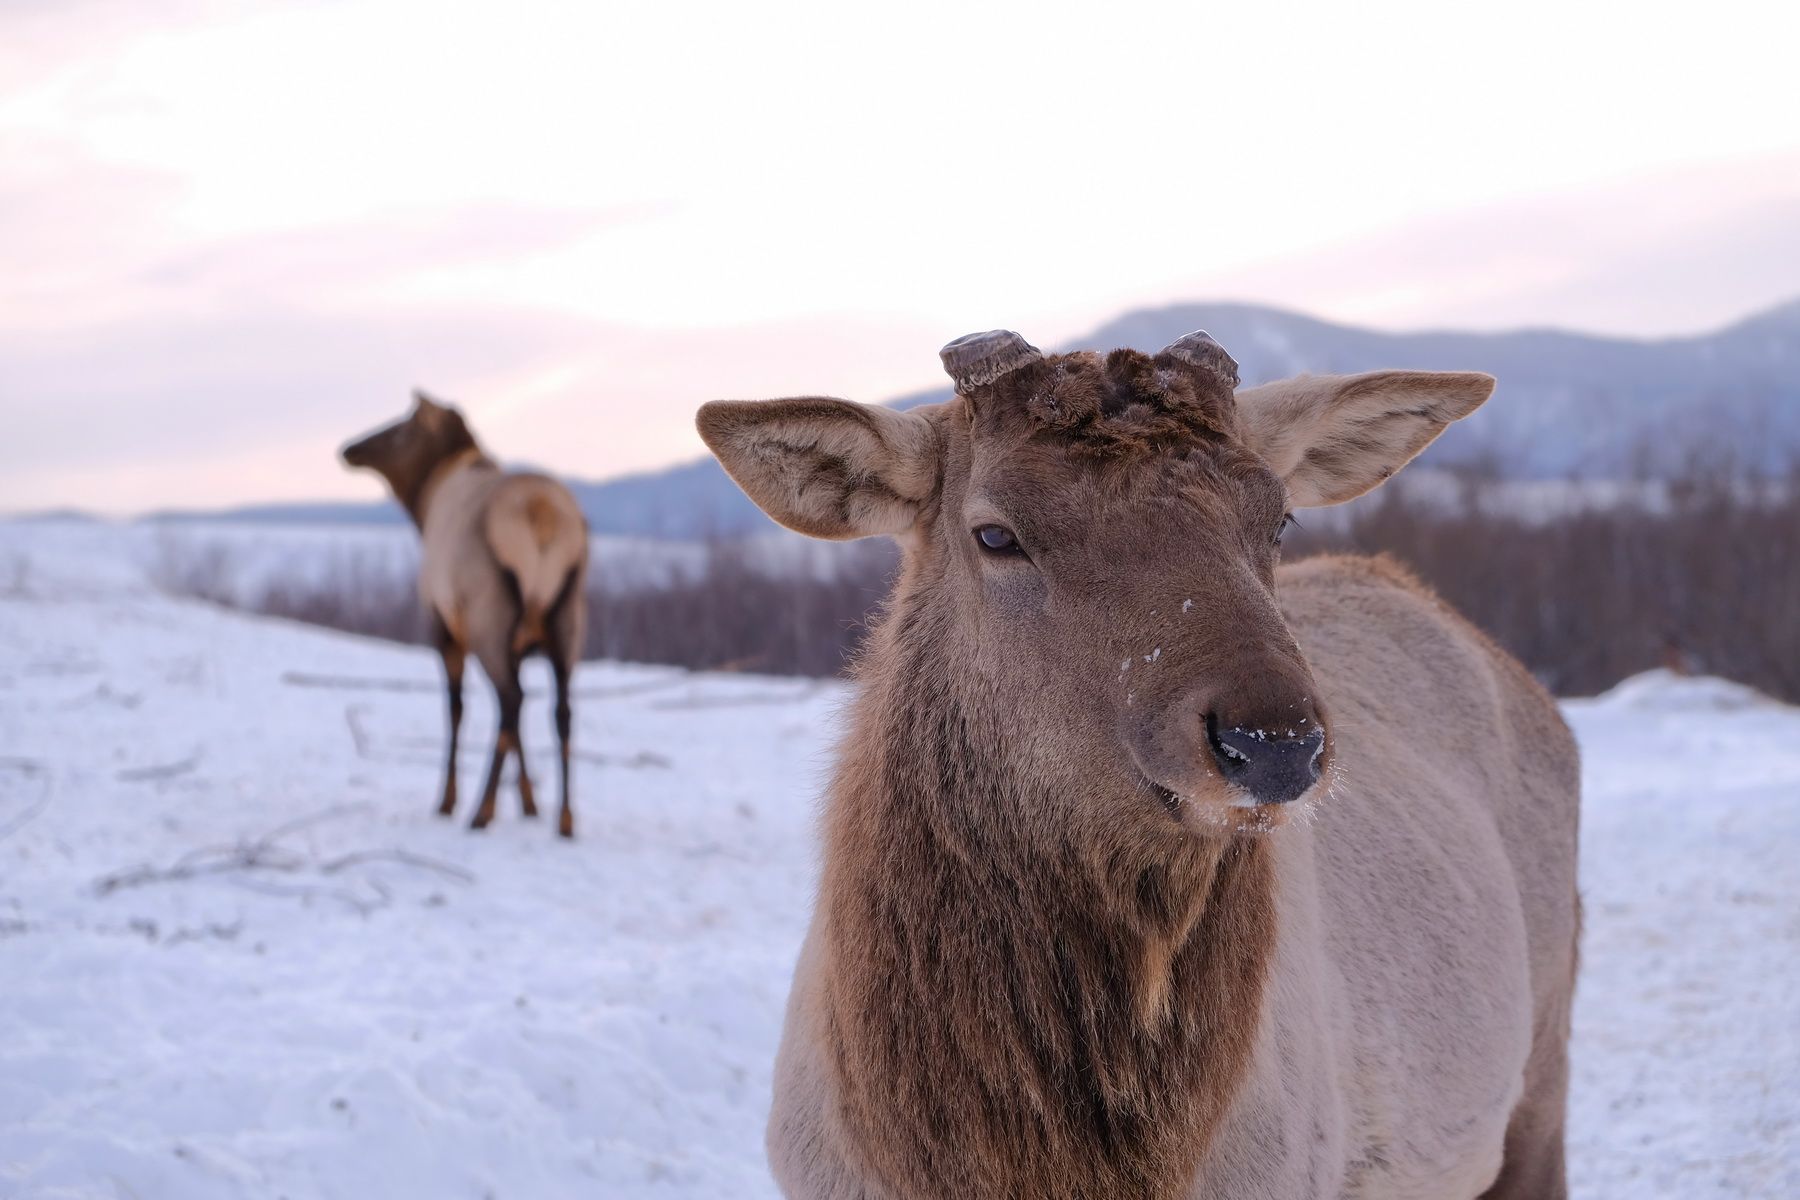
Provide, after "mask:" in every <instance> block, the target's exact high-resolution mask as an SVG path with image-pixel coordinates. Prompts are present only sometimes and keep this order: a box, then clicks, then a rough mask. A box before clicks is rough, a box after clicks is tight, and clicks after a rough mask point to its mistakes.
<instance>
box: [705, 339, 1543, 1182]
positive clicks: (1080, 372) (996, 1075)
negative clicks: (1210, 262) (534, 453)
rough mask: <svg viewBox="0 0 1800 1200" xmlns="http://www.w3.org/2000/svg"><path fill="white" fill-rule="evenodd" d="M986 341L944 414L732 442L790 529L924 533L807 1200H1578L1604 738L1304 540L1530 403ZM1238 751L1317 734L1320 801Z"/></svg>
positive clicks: (753, 412) (842, 962)
mask: <svg viewBox="0 0 1800 1200" xmlns="http://www.w3.org/2000/svg"><path fill="white" fill-rule="evenodd" d="M983 337H984V338H985V339H986V340H985V343H984V344H983V345H979V346H977V347H976V348H975V351H972V352H969V354H968V358H969V360H970V361H973V363H974V365H975V367H977V368H979V367H981V366H983V365H984V364H986V363H988V362H990V361H993V360H996V359H999V360H1001V361H1003V363H1004V366H1005V370H1004V371H1003V372H1002V373H1001V374H1000V375H999V376H998V377H997V378H995V377H993V373H992V372H986V371H978V370H966V369H965V370H961V371H960V372H959V368H960V367H963V366H964V365H965V364H964V363H963V362H962V361H960V360H959V361H954V362H953V361H952V359H951V357H950V356H949V354H948V353H947V355H946V365H947V367H949V368H950V369H951V372H952V375H953V377H957V378H958V381H959V387H960V388H961V389H962V392H963V394H960V395H958V397H957V398H956V399H955V400H953V401H952V402H950V403H949V404H946V405H942V406H937V407H934V408H928V409H921V410H915V411H913V412H911V413H904V414H897V413H884V414H883V415H881V416H879V417H871V416H870V415H869V414H870V412H871V411H879V410H868V409H863V408H860V407H859V406H855V405H850V404H848V403H847V402H844V401H833V400H824V399H818V398H809V399H805V400H797V401H771V402H766V403H760V404H759V403H744V402H731V403H719V404H713V405H708V406H706V407H705V408H703V409H702V410H701V414H700V418H699V426H700V430H701V433H702V436H703V437H704V438H705V439H706V441H707V442H708V444H709V445H710V446H711V447H712V449H713V450H714V451H715V453H717V454H718V456H719V458H720V460H721V462H722V463H723V464H724V465H725V467H726V469H727V470H728V471H729V472H730V473H731V474H732V475H733V477H734V478H736V479H737V480H738V481H739V482H740V483H741V484H743V486H744V487H745V490H746V491H747V492H749V493H750V495H751V496H752V497H753V498H755V499H757V500H758V502H759V503H761V504H763V505H764V507H765V508H766V509H767V511H769V513H770V515H772V516H773V517H775V518H776V519H777V520H779V521H782V522H783V523H784V524H787V525H789V526H790V527H793V528H797V529H801V530H803V531H806V532H811V533H814V534H815V535H818V536H829V537H844V536H856V535H858V534H865V533H886V534H893V535H896V536H898V537H899V538H900V539H901V541H902V544H903V546H904V547H905V552H906V553H905V562H904V566H903V569H902V574H901V577H900V580H899V582H898V584H897V585H896V588H895V592H894V596H893V598H892V600H891V604H890V609H889V611H888V613H887V615H886V616H885V618H884V619H883V620H882V622H881V623H880V625H879V627H878V628H877V629H876V630H875V632H874V634H873V636H872V638H871V643H870V646H869V648H868V650H867V652H866V655H865V658H864V660H863V662H862V664H861V666H860V668H859V672H858V675H859V680H860V684H861V690H860V695H859V698H858V700H857V703H856V706H855V708H854V710H853V714H852V721H851V725H850V728H849V731H848V733H847V735H846V737H845V739H844V743H843V746H842V753H841V760H840V763H839V766H838V769H837V772H836V774H835V777H834V779H833V782H832V786H831V791H830V796H829V801H828V805H827V809H826V818H825V828H824V840H825V864H824V874H823V878H822V880H821V884H820V892H819V897H818V904H817V908H816V910H815V914H814V920H813V924H812V927H811V930H810V932H809V934H808V936H807V939H806V944H805V947H804V948H803V950H802V952H801V956H800V962H799V965H798V968H797V970H796V973H795V979H794V987H793V992H792V995H791V998H790V1003H789V1012H788V1021H787V1027H786V1031H785V1033H784V1035H783V1040H782V1047H781V1052H780V1057H779V1060H778V1063H777V1067H776V1081H775V1104H774V1109H773V1111H772V1113H771V1117H770V1124H769V1151H770V1159H771V1164H772V1166H773V1168H774V1170H775V1174H776V1177H777V1179H778V1180H779V1182H780V1183H781V1185H782V1187H783V1189H784V1191H785V1192H786V1193H787V1194H788V1195H789V1196H790V1197H794V1198H796V1200H800V1198H805V1200H853V1198H857V1200H861V1198H868V1200H874V1198H878V1197H879V1198H886V1200H936V1198H948V1197H958V1198H961V1197H971V1196H995V1197H1000V1196H1004V1197H1008V1198H1009V1200H1050V1198H1052V1197H1056V1198H1059V1200H1060V1198H1077V1200H1102V1198H1108V1197H1118V1196H1132V1197H1153V1198H1158V1200H1175V1198H1184V1197H1185V1198H1192V1200H1200V1198H1202V1197H1205V1198H1209V1200H1210V1198H1214V1197H1231V1198H1233V1200H1264V1198H1267V1200H1277V1198H1279V1200H1309V1198H1310V1200H1338V1198H1343V1197H1357V1198H1375V1197H1381V1198H1384V1200H1411V1198H1417V1200H1473V1198H1474V1197H1478V1196H1485V1197H1494V1198H1504V1200H1524V1198H1527V1197H1530V1198H1534V1200H1540V1198H1548V1200H1555V1198H1557V1197H1561V1196H1564V1195H1566V1184H1565V1182H1564V1170H1563V1146H1562V1122H1563V1109H1564V1100H1565V1092H1566V1086H1567V1057H1566V1042H1567V1034H1568V1019H1569V1004H1570V997H1571V996H1572V993H1573V986H1574V973H1575V939H1576V934H1577V913H1578V906H1577V901H1576V894H1575V839H1576V814H1577V807H1578V805H1577V788H1578V780H1577V760H1576V751H1575V747H1574V744H1573V742H1572V740H1571V738H1570V736H1569V733H1568V730H1567V729H1566V727H1565V726H1564V724H1563V722H1562V720H1561V718H1560V716H1559V714H1558V712H1557V710H1556V707H1555V705H1554V703H1553V702H1552V701H1551V700H1550V698H1549V697H1548V696H1547V695H1545V694H1544V692H1543V691H1542V689H1540V688H1539V687H1538V686H1537V685H1536V684H1535V683H1534V682H1533V681H1532V680H1531V679H1530V677H1529V676H1528V675H1527V674H1526V673H1525V672H1524V670H1523V669H1522V668H1520V667H1519V665H1518V664H1517V663H1516V662H1515V661H1514V660H1513V659H1511V658H1510V657H1509V656H1507V655H1506V654H1505V653H1504V652H1502V651H1501V650H1499V649H1498V648H1497V647H1495V646H1494V645H1493V644H1492V643H1491V642H1490V641H1489V640H1488V639H1487V638H1485V637H1484V636H1483V635H1482V634H1481V633H1479V632H1478V631H1477V630H1475V629H1474V628H1473V627H1472V626H1470V625H1469V624H1468V623H1467V622H1466V621H1464V620H1463V619H1462V618H1461V617H1459V616H1458V615H1457V614H1455V613H1454V612H1452V611H1450V610H1449V609H1448V608H1447V607H1446V606H1445V605H1444V604H1443V603H1442V602H1440V601H1439V600H1437V599H1436V598H1435V597H1434V596H1433V595H1432V594H1431V593H1430V592H1429V591H1428V590H1427V589H1425V588H1424V587H1423V586H1421V585H1420V584H1419V583H1418V582H1417V581H1416V580H1414V579H1413V578H1411V577H1410V576H1409V575H1407V574H1406V573H1405V572H1404V571H1403V570H1402V569H1400V568H1399V567H1397V566H1395V565H1393V564H1391V563H1387V562H1385V561H1382V560H1367V559H1347V558H1327V559H1316V560H1311V561H1307V562H1302V563H1300V564H1297V565H1295V566H1291V567H1281V568H1279V569H1277V567H1276V562H1275V557H1276V555H1275V553H1274V550H1273V548H1272V543H1273V542H1274V541H1275V540H1276V539H1277V538H1278V531H1279V528H1280V521H1281V518H1282V516H1283V513H1284V509H1285V507H1286V506H1287V505H1288V504H1289V503H1291V502H1292V500H1297V499H1300V498H1306V499H1309V500H1312V501H1315V502H1316V501H1335V500H1341V499H1345V498H1348V497H1349V496H1353V495H1356V494H1360V493H1361V492H1363V491H1366V490H1368V488H1370V487H1373V486H1375V485H1376V484H1378V483H1379V482H1380V481H1381V480H1382V479H1384V478H1386V477H1388V476H1389V475H1391V474H1392V473H1393V472H1394V471H1395V470H1398V469H1399V468H1400V467H1401V466H1402V465H1404V463H1405V462H1406V461H1407V460H1409V459H1410V458H1411V457H1413V455H1415V454H1416V453H1418V451H1419V450H1420V449H1422V448H1423V447H1424V445H1426V444H1427V443H1429V442H1430V440H1431V439H1432V438H1433V437H1435V436H1436V434H1437V433H1438V432H1439V431H1441V430H1442V428H1443V427H1444V425H1445V424H1447V423H1448V422H1449V421H1451V420H1454V419H1456V418H1457V417H1460V416H1462V415H1465V414H1466V413H1467V412H1469V411H1471V410H1472V409H1473V408H1474V407H1476V406H1477V405H1478V404H1479V403H1480V402H1481V401H1482V400H1483V399H1485V397H1486V395H1487V394H1488V391H1489V390H1491V387H1492V381H1491V380H1489V379H1487V378H1486V377H1485V376H1474V375H1433V374H1425V373H1414V372H1384V373H1377V374H1375V375H1370V376H1359V377H1352V378H1349V379H1344V378H1332V377H1322V378H1313V379H1304V380H1300V381H1292V382H1290V383H1287V384H1274V385H1269V386H1268V387H1264V388H1256V389H1248V390H1246V391H1243V392H1239V393H1237V394H1236V395H1235V396H1234V394H1233V391H1232V387H1231V385H1232V383H1234V382H1235V366H1234V364H1230V360H1229V357H1228V356H1225V355H1224V354H1223V352H1222V351H1220V352H1218V353H1217V354H1214V353H1213V347H1214V346H1215V345H1216V344H1214V343H1211V342H1210V339H1201V340H1193V341H1187V343H1186V344H1185V345H1183V344H1178V345H1177V347H1172V348H1171V350H1172V351H1175V352H1173V353H1171V352H1165V353H1164V354H1161V355H1158V356H1156V357H1155V358H1148V357H1146V356H1143V355H1137V354H1133V353H1131V352H1125V351H1119V352H1115V353H1114V354H1112V355H1109V356H1106V357H1105V358H1101V357H1099V356H1095V355H1064V356H1056V357H1052V358H1044V357H1043V356H1041V355H1038V354H1037V353H1036V352H1035V351H1031V350H1030V347H1029V346H1027V345H1025V344H1024V343H1023V340H1022V339H1018V338H1017V336H1016V335H1010V339H1011V340H1006V339H996V338H995V337H993V336H990V335H983ZM967 340H968V339H964V341H967ZM961 344H962V343H960V342H959V343H957V344H953V345H958V346H960V345H961ZM1027 351H1029V353H1027ZM1227 366H1229V367H1231V370H1230V371H1229V372H1227V371H1226V370H1225V368H1226V367H1227ZM1290 498H1291V499H1290ZM990 527H1000V528H1003V529H1004V530H1005V531H1006V532H1008V533H1009V534H1011V535H1013V538H1014V542H1015V546H1014V549H1013V550H1004V551H1001V552H995V551H993V550H991V549H990V548H988V544H987V543H985V542H983V541H982V540H981V535H980V531H981V530H983V529H986V528H990ZM1015 551H1016V552H1015ZM1219 729H1225V730H1228V731H1230V732H1233V733H1243V732H1245V731H1249V732H1250V733H1251V735H1252V736H1253V737H1254V738H1257V739H1261V738H1264V737H1266V738H1268V739H1269V740H1270V741H1271V742H1275V743H1280V744H1284V745H1285V744H1294V745H1299V744H1303V743H1304V744H1309V745H1310V744H1311V743H1306V742H1304V739H1303V738H1301V735H1302V734H1303V733H1304V732H1305V731H1306V730H1311V729H1317V730H1322V731H1323V732H1324V741H1323V743H1322V744H1321V748H1320V750H1319V752H1318V755H1317V757H1316V759H1315V769H1321V768H1322V771H1323V774H1322V776H1321V777H1320V778H1319V780H1318V782H1317V783H1316V784H1314V785H1313V786H1312V788H1311V790H1310V791H1307V792H1306V793H1305V794H1304V795H1302V796H1301V797H1300V798H1299V799H1298V800H1296V801H1295V802H1293V803H1287V804H1275V803H1269V802H1259V801H1258V797H1257V796H1255V795H1252V794H1249V793H1247V792H1245V790H1244V788H1243V786H1240V785H1239V784H1237V783H1234V782H1232V779H1233V778H1237V777H1228V774H1229V772H1228V768H1231V769H1235V768H1234V767H1233V761H1232V759H1231V758H1230V757H1229V753H1228V746H1223V745H1222V744H1221V742H1220V741H1219V735H1218V733H1217V730H1219ZM1282 739H1287V741H1286V742H1283V741H1282ZM1296 739H1300V740H1296ZM1209 746H1210V747H1211V749H1209ZM1258 753H1260V752H1258ZM1246 778H1247V777H1246Z"/></svg>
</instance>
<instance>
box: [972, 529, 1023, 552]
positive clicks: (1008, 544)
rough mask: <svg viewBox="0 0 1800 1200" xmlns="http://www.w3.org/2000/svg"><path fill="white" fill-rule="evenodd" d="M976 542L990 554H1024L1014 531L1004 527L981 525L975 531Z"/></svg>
mask: <svg viewBox="0 0 1800 1200" xmlns="http://www.w3.org/2000/svg"><path fill="white" fill-rule="evenodd" d="M975 540H976V541H978V542H980V543H981V548H982V549H983V550H985V551H987V552H988V553H989V554H1023V553H1024V551H1023V550H1021V549H1019V540H1018V539H1017V538H1015V537H1014V536H1013V531H1012V530H1010V529H1008V528H1007V527H1006V526H1004V525H981V526H978V527H977V528H976V530H975Z"/></svg>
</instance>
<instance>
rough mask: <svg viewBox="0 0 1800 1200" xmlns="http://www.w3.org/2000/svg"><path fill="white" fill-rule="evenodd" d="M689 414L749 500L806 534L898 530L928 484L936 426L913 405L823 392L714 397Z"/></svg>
mask: <svg viewBox="0 0 1800 1200" xmlns="http://www.w3.org/2000/svg"><path fill="white" fill-rule="evenodd" d="M695 424H696V425H698V426H699V429H700V436H701V438H702V439H704V440H705V442H706V444H707V446H708V447H710V448H711V450H712V452H713V453H714V454H716V455H718V458H719V462H720V463H721V464H722V465H723V466H724V467H725V470H726V473H727V474H729V475H730V476H731V477H732V479H734V480H736V481H737V485H738V486H739V487H741V488H743V489H744V491H745V493H746V494H747V495H749V497H750V499H752V500H754V501H756V503H757V506H758V507H760V508H761V509H762V510H763V511H764V512H766V513H768V514H769V515H770V516H771V517H773V518H775V520H777V521H779V522H781V523H782V524H783V525H786V526H787V527H788V528H789V529H792V530H795V531H797V532H799V533H804V534H806V535H808V536H809V537H816V538H832V539H842V538H859V537H873V536H876V535H879V534H888V535H898V534H902V533H905V532H906V531H907V530H909V529H911V528H912V527H913V526H914V525H915V524H916V523H917V522H918V520H919V517H920V514H921V513H922V512H923V510H924V507H925V505H926V504H927V502H929V501H930V499H931V498H932V496H934V495H935V494H936V492H937V485H938V467H939V463H938V435H937V428H936V427H935V426H934V425H933V424H932V423H931V422H930V421H928V420H927V419H925V418H924V417H922V416H920V415H919V414H918V413H913V412H895V411H893V410H892V409H887V408H875V407H873V406H871V405H867V404H852V403H851V402H850V401H848V400H836V399H831V398H829V397H824V396H807V397H801V398H797V399H793V400H714V401H713V402H712V403H710V404H706V405H703V406H701V409H700V414H699V416H698V418H697V419H696V421H695Z"/></svg>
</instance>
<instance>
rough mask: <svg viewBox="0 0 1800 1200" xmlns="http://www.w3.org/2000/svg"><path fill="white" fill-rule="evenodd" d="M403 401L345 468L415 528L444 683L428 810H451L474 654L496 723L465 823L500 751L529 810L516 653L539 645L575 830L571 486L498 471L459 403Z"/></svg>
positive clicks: (483, 812)
mask: <svg viewBox="0 0 1800 1200" xmlns="http://www.w3.org/2000/svg"><path fill="white" fill-rule="evenodd" d="M413 399H414V406H413V410H412V412H411V413H410V414H409V415H408V416H407V417H406V418H405V419H404V420H401V421H398V422H395V423H394V424H392V425H389V426H387V427H386V428H384V429H379V430H377V431H375V432H374V433H371V434H369V435H368V436H367V437H364V438H361V439H359V440H357V441H355V442H352V443H350V444H349V445H348V446H345V447H344V449H343V459H344V462H345V463H346V464H348V465H349V466H352V467H367V468H370V469H371V470H373V471H375V472H377V473H378V474H379V475H381V477H382V478H383V479H385V480H386V481H387V484H388V487H389V488H390V489H392V491H393V493H394V498H395V499H396V500H398V501H399V502H400V504H401V506H402V507H404V508H405V509H406V512H407V514H408V515H409V516H410V517H412V520H413V524H414V525H416V526H417V527H418V530H419V538H420V558H419V596H420V599H421V600H422V601H423V602H424V604H425V608H426V610H427V612H428V614H429V616H430V620H431V631H432V640H433V642H434V643H435V644H436V646H437V648H438V652H439V653H440V654H441V655H442V656H443V660H444V677H445V680H446V681H447V683H448V685H449V691H450V754H449V760H448V762H447V764H446V765H445V768H444V798H443V802H442V803H441V804H440V805H439V806H438V812H439V813H440V814H442V815H444V816H450V815H451V814H452V813H453V812H455V810H456V747H457V739H458V735H459V732H460V730H461V728H462V714H463V693H462V681H463V665H464V663H465V662H466V661H467V659H468V656H469V655H470V654H473V655H474V656H475V659H476V661H478V662H479V663H480V664H481V669H482V670H483V671H484V672H486V673H487V677H488V679H489V681H491V682H492V683H493V685H494V692H495V694H496V695H497V697H498V698H499V702H500V730H499V734H498V736H497V737H496V738H495V741H494V754H493V759H492V762H491V763H490V764H489V766H488V774H487V783H486V785H485V786H484V787H483V789H482V793H481V804H480V806H479V807H478V808H476V810H475V816H474V819H473V820H472V821H471V822H470V828H472V829H483V828H485V827H486V826H487V824H488V822H489V821H492V820H493V819H494V803H495V796H496V794H497V793H498V792H499V789H500V775H501V771H502V770H503V768H504V767H505V765H506V760H507V758H508V756H511V755H516V756H517V758H518V772H519V774H518V782H519V804H520V807H521V808H522V809H523V810H524V813H525V815H526V816H528V817H535V816H537V814H538V809H537V802H536V800H535V799H534V798H533V795H532V788H531V776H530V774H529V772H528V771H527V770H526V767H525V751H524V748H523V746H522V745H521V743H520V740H519V709H520V707H521V705H522V704H523V703H524V699H525V693H524V690H523V689H522V688H521V687H520V686H519V663H520V661H521V660H522V659H523V658H524V657H525V656H526V655H528V654H531V653H533V652H541V653H542V654H543V655H544V656H545V657H546V658H548V659H549V660H550V670H551V673H552V674H553V675H554V677H555V680H556V737H557V742H558V745H559V749H560V753H561V761H562V809H561V812H560V813H559V815H558V817H557V832H558V833H560V834H561V835H562V836H563V837H573V836H575V817H574V814H573V812H572V811H571V809H570V807H569V804H570V801H569V738H570V732H571V728H570V727H571V721H572V713H571V710H570V707H569V678H570V676H571V674H572V673H573V672H574V669H575V664H576V662H577V661H579V660H580V658H581V648H582V636H583V627H584V625H585V622H586V619H587V613H586V604H585V602H584V600H583V595H584V591H585V582H586V577H587V563H588V531H587V521H586V520H585V519H584V518H583V517H582V515H581V509H580V508H579V507H578V506H577V505H576V503H575V497H574V496H572V495H571V494H570V493H569V489H568V488H566V487H564V486H563V485H562V484H560V483H558V482H557V481H556V480H554V479H550V478H548V477H546V476H544V475H537V474H532V473H529V472H522V471H502V470H501V469H500V467H499V466H498V465H497V464H495V462H494V460H493V459H491V458H489V457H488V456H487V455H486V454H484V453H483V452H482V450H481V447H480V446H479V445H477V444H476V441H475V436H474V434H472V433H470V432H469V426H468V423H467V422H465V421H464V420H463V417H462V414H461V413H459V412H457V410H456V409H455V408H453V407H451V406H449V405H444V404H439V403H437V402H435V401H434V400H432V399H431V397H429V396H427V395H426V394H425V393H424V392H415V393H414V394H413Z"/></svg>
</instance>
